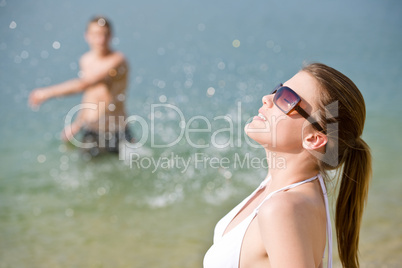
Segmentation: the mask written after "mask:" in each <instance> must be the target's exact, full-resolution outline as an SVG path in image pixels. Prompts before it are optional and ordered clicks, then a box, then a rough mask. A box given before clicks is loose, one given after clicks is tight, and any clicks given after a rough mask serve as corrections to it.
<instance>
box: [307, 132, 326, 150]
mask: <svg viewBox="0 0 402 268" xmlns="http://www.w3.org/2000/svg"><path fill="white" fill-rule="evenodd" d="M327 142H328V137H327V135H325V134H323V133H321V132H319V131H314V132H312V133H308V134H307V135H306V136H304V137H303V148H304V149H306V150H319V149H320V148H325V145H326V144H327Z"/></svg>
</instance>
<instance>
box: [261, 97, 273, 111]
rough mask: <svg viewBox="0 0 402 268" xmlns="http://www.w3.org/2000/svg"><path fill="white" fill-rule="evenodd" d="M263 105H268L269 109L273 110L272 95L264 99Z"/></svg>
mask: <svg viewBox="0 0 402 268" xmlns="http://www.w3.org/2000/svg"><path fill="white" fill-rule="evenodd" d="M262 104H263V105H266V106H267V107H268V108H271V107H272V105H273V104H274V103H273V101H272V95H266V96H264V97H262Z"/></svg>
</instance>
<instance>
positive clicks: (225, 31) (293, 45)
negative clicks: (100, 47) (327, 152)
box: [0, 0, 402, 267]
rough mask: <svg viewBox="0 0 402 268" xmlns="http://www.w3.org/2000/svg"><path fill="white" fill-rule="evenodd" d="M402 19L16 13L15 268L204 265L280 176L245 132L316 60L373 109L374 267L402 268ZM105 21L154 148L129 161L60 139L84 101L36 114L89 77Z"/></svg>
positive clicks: (218, 8) (368, 251)
mask: <svg viewBox="0 0 402 268" xmlns="http://www.w3.org/2000/svg"><path fill="white" fill-rule="evenodd" d="M401 12H402V4H401V3H400V2H399V1H391V0H389V1H388V0H387V1H353V2H350V1H336V2H335V1H312V0H310V1H302V2H301V1H286V2H283V1H259V0H258V1H227V0H222V1H178V0H173V1H168V2H166V1H148V2H145V1H118V2H116V1H114V2H112V1H90V2H87V1H84V2H83V1H68V2H67V1H65V2H55V1H49V0H47V1H39V2H38V1H35V3H34V2H32V3H31V2H24V3H22V2H15V1H6V0H2V1H0V14H1V15H0V36H1V37H0V57H1V61H0V67H1V69H0V91H1V98H0V104H1V106H0V109H1V117H0V125H1V128H0V133H1V140H0V148H1V152H2V157H1V161H0V169H1V174H0V267H201V265H202V259H203V255H204V254H205V252H206V250H207V249H208V247H209V246H210V245H211V243H212V235H213V227H214V225H215V224H216V222H217V221H218V219H219V218H220V217H222V216H223V215H224V214H225V213H226V212H227V211H228V210H229V209H231V208H232V207H233V206H234V205H235V204H237V203H238V202H239V201H240V200H242V199H243V198H244V197H245V196H247V195H248V194H249V193H250V192H251V191H252V190H253V189H254V188H255V187H256V186H257V185H258V184H259V182H260V181H261V180H262V179H264V177H265V175H266V165H267V163H266V162H264V161H262V160H263V159H264V157H265V155H264V152H263V150H262V149H261V148H258V146H257V145H256V144H255V143H254V142H253V141H250V140H248V138H247V136H246V135H244V132H243V128H244V126H245V124H246V123H247V122H248V121H249V120H250V118H252V117H253V116H254V115H256V114H257V111H258V108H259V107H260V105H261V97H262V96H263V95H264V94H267V93H269V92H270V90H271V89H272V88H273V87H274V86H275V85H276V84H278V83H280V82H284V81H286V80H287V79H289V78H290V77H291V76H292V75H294V74H295V73H296V72H297V71H298V70H299V69H300V68H301V66H302V64H303V62H312V61H319V62H323V63H326V64H328V65H330V66H332V67H335V68H336V69H339V70H340V71H342V72H343V73H345V74H346V75H348V76H349V77H350V78H351V79H352V80H353V81H354V82H355V83H356V85H357V86H358V87H359V88H360V90H361V91H362V93H363V95H364V97H365V101H366V107H367V119H366V127H365V131H364V135H363V136H364V139H365V140H366V141H367V142H368V144H369V145H370V146H371V148H372V153H373V161H374V162H373V163H374V177H373V180H372V183H371V188H370V194H369V199H368V203H367V209H366V211H365V214H364V218H363V223H362V229H361V239H360V262H361V266H362V267H399V265H400V264H401V262H402V258H401V256H402V255H401V253H402V243H401V241H402V231H401V230H402V228H401V221H402V211H401V206H400V204H401V202H402V195H401V189H402V182H401V180H400V171H401V169H400V164H401V162H402V157H401V154H400V151H401V150H402V139H401V135H400V133H401V132H402V120H401V117H400V114H401V112H402V110H401V106H400V100H401V98H402V93H401V90H400V87H401V85H402V78H401V73H402V68H401V62H402V50H401V47H402V35H401V32H400V29H401V26H402V17H401V16H400V14H401ZM96 14H103V15H106V16H108V17H109V18H110V19H111V21H112V23H113V30H114V37H113V40H112V43H113V47H114V48H115V49H117V50H120V51H122V52H123V53H124V54H125V55H126V57H127V60H128V61H129V63H130V67H131V69H130V86H129V89H128V92H129V94H128V99H127V112H128V114H129V115H133V116H136V119H137V120H136V121H133V122H132V124H131V125H130V127H131V128H132V129H133V131H134V133H135V135H136V138H137V139H142V141H143V146H141V148H137V149H133V150H132V151H130V152H131V154H130V152H128V153H129V154H128V155H129V156H130V157H131V158H128V159H126V160H125V161H123V160H121V159H119V156H117V155H103V156H100V157H96V158H92V159H91V158H89V157H85V155H82V154H81V153H80V152H79V150H77V148H75V147H74V146H71V145H69V144H63V142H61V141H60V138H59V136H60V131H61V129H62V128H63V126H64V120H65V117H66V115H67V113H68V112H69V110H70V109H71V108H72V107H74V106H75V105H76V104H78V103H79V102H80V96H72V97H68V98H61V99H54V100H51V101H48V102H47V103H45V104H44V105H43V106H42V107H41V108H40V110H39V111H32V110H31V109H30V108H29V107H28V106H27V98H28V95H29V92H30V91H31V90H32V89H34V88H37V87H44V86H48V85H51V84H54V83H58V82H62V81H64V80H66V79H70V78H75V77H77V76H78V75H79V66H78V62H79V57H80V55H82V54H83V53H84V52H85V51H86V50H87V46H86V44H85V41H84V38H83V33H84V31H85V26H86V23H87V21H88V20H89V18H90V17H91V16H93V15H96ZM141 122H143V124H141ZM186 130H192V131H187V132H186ZM270 164H273V163H270ZM275 164H277V165H279V164H280V163H275ZM334 257H335V264H336V265H335V266H336V267H340V265H339V260H338V258H337V253H334Z"/></svg>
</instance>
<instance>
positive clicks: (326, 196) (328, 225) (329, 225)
mask: <svg viewBox="0 0 402 268" xmlns="http://www.w3.org/2000/svg"><path fill="white" fill-rule="evenodd" d="M318 180H319V181H320V185H321V189H322V193H323V195H324V202H325V210H326V214H327V237H328V245H327V247H328V251H327V255H328V260H327V267H328V268H332V225H331V215H330V213H329V205H328V195H327V189H326V188H325V184H324V179H323V178H322V176H321V174H318ZM324 254H325V253H324ZM323 258H324V256H323Z"/></svg>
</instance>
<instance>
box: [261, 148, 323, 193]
mask: <svg viewBox="0 0 402 268" xmlns="http://www.w3.org/2000/svg"><path fill="white" fill-rule="evenodd" d="M266 154H267V162H268V176H271V180H272V183H273V184H275V185H277V186H278V187H283V186H286V185H289V184H292V183H295V182H299V181H303V180H305V179H308V178H311V177H313V176H315V175H317V173H318V171H319V169H318V166H317V164H316V163H315V162H314V161H313V159H312V158H311V155H310V154H309V153H308V152H301V153H299V154H286V153H281V152H272V151H268V150H266Z"/></svg>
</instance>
